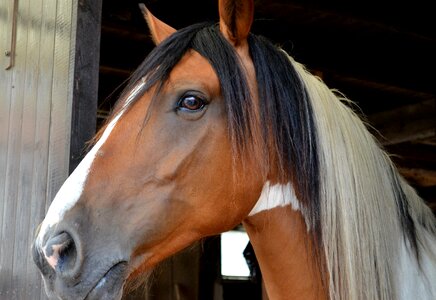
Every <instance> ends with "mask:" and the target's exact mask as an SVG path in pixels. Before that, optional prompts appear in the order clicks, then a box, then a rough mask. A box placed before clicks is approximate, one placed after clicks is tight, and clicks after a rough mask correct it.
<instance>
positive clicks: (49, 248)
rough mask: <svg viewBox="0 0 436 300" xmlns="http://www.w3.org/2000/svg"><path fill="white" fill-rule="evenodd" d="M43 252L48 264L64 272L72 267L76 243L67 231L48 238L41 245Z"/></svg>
mask: <svg viewBox="0 0 436 300" xmlns="http://www.w3.org/2000/svg"><path fill="white" fill-rule="evenodd" d="M43 252H44V256H45V259H46V260H47V262H48V264H49V265H50V266H51V267H52V268H53V269H54V270H56V271H59V272H66V271H68V270H71V269H73V268H74V266H75V264H76V259H77V250H76V245H75V243H74V240H73V238H72V237H71V235H70V234H68V233H67V232H62V233H60V234H58V235H57V236H55V237H53V238H51V239H49V240H48V241H47V243H46V244H45V246H44V247H43Z"/></svg>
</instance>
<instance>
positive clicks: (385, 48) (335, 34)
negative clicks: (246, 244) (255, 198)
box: [97, 0, 436, 299]
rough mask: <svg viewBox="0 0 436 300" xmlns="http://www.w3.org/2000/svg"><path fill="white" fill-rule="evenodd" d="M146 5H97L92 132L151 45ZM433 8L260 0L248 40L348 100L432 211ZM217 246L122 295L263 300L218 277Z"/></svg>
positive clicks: (186, 14) (186, 4)
mask: <svg viewBox="0 0 436 300" xmlns="http://www.w3.org/2000/svg"><path fill="white" fill-rule="evenodd" d="M144 1H145V0H144ZM144 1H137V0H126V1H115V0H103V9H102V22H101V44H100V45H101V47H100V65H99V85H98V87H99V88H98V110H97V124H98V126H100V125H101V124H102V123H103V122H104V120H105V118H107V116H108V115H109V113H110V111H111V109H112V108H113V107H114V103H115V101H116V99H117V96H118V95H119V93H120V92H121V91H122V88H123V86H125V83H126V82H127V81H128V79H129V76H130V74H131V73H132V72H133V71H134V70H135V68H136V67H137V66H138V65H139V64H140V63H141V62H142V61H143V59H144V58H145V57H146V55H147V54H148V53H149V52H150V51H151V49H153V47H154V45H153V42H152V40H151V38H150V34H149V32H148V28H147V26H146V23H145V21H144V20H143V17H142V15H141V13H140V10H139V9H138V2H144ZM145 4H146V5H147V7H148V8H149V9H150V10H151V11H152V12H153V14H154V15H155V16H157V17H158V18H160V19H161V20H163V21H165V22H166V23H168V24H170V25H171V26H173V27H174V28H177V29H178V28H183V27H185V26H187V25H190V24H193V23H196V22H204V21H209V22H217V20H218V13H217V1H215V0H207V1H205V0H201V1H200V0H190V1H176V0H150V1H145ZM430 5H431V2H425V1H418V2H417V1H415V2H413V3H410V2H395V4H391V3H386V2H380V1H374V0H370V1H362V0H359V1H353V2H350V1H320V0H305V1H298V0H293V1H285V0H268V1H267V0H259V1H255V19H254V24H253V29H252V32H253V33H255V34H259V35H263V36H265V37H267V38H269V39H270V40H272V41H273V42H274V43H275V44H277V45H280V46H281V47H283V48H284V49H285V50H286V51H287V52H288V53H289V54H291V56H293V57H294V58H295V60H297V61H298V62H301V63H303V64H305V65H306V66H307V67H308V69H309V70H311V71H312V72H313V73H314V74H316V75H318V76H319V77H321V78H322V79H323V80H324V81H325V82H326V83H327V85H328V86H329V87H330V88H334V89H337V90H339V91H341V92H342V93H343V94H344V95H346V96H347V97H348V98H349V99H351V100H353V101H354V102H355V103H356V104H357V106H353V108H354V109H355V110H356V111H357V112H358V113H359V114H360V115H361V116H362V117H363V118H364V119H365V120H366V121H367V123H368V128H369V129H370V130H371V132H372V133H373V134H374V135H375V136H376V138H377V139H378V140H379V141H380V143H381V144H382V145H383V147H384V148H385V149H386V150H387V152H388V153H390V154H391V156H392V158H393V160H394V162H395V164H396V165H397V167H398V168H399V170H400V173H401V174H402V175H403V176H404V177H405V178H406V179H407V180H408V181H409V182H410V183H411V184H412V186H413V187H414V188H415V189H416V190H417V192H418V193H419V194H420V195H421V197H422V198H424V199H425V200H426V201H427V202H428V203H429V205H430V206H431V207H432V209H433V210H434V211H436V134H435V127H436V113H435V112H436V110H435V97H436V85H435V82H436V81H435V79H436V77H435V75H434V70H435V69H436V60H435V58H434V54H435V53H436V31H435V30H434V28H436V24H435V23H436V19H435V18H434V16H433V10H432V9H431V7H430ZM219 245H220V239H219V237H215V238H210V239H208V240H206V241H203V242H202V244H201V245H197V246H195V247H194V248H193V249H191V250H190V251H188V252H187V253H183V254H181V255H179V256H178V257H176V258H172V259H170V260H169V262H167V264H166V266H165V267H163V268H162V271H161V272H160V275H157V277H156V280H155V283H154V284H153V285H152V292H151V293H150V294H149V295H148V296H143V294H142V292H141V291H139V292H138V291H137V292H134V293H132V294H130V295H128V296H126V297H127V298H129V299H144V298H143V297H148V298H147V299H219V297H223V299H242V298H241V295H249V293H251V294H252V296H250V299H261V288H260V283H259V282H256V281H250V280H249V279H247V278H245V279H243V280H238V279H235V278H227V279H226V278H223V277H222V276H221V274H220V269H219V264H220V255H219V253H220V246H219ZM193 261H194V262H195V263H193ZM190 272H192V273H191V274H189V273H190ZM183 280H185V281H183ZM217 289H219V290H220V291H221V292H220V293H221V294H220V295H221V296H220V295H218V296H217ZM230 291H231V292H230ZM251 294H250V295H251ZM153 295H154V296H153ZM232 295H233V296H232ZM217 297H218V298H217ZM232 297H233V298H232ZM256 297H257V298H256Z"/></svg>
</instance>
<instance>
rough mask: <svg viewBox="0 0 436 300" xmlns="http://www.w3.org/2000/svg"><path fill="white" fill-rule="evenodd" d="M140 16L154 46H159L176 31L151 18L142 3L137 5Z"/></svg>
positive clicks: (150, 14) (151, 15)
mask: <svg viewBox="0 0 436 300" xmlns="http://www.w3.org/2000/svg"><path fill="white" fill-rule="evenodd" d="M139 8H140V9H141V12H142V15H143V16H144V19H145V21H146V22H147V25H148V28H149V29H150V33H151V37H152V39H153V42H154V43H155V44H156V45H159V44H160V43H161V42H162V41H163V40H164V39H166V38H167V37H169V36H170V35H171V34H173V33H174V32H176V30H175V29H174V28H173V27H171V26H169V25H167V24H165V23H164V22H162V21H161V20H159V19H158V18H156V17H155V16H153V14H152V13H151V12H150V11H149V10H148V9H147V7H145V5H144V4H143V3H139Z"/></svg>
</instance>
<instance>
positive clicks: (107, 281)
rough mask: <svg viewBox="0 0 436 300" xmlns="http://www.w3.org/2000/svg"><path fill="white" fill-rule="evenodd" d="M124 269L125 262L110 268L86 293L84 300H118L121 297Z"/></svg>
mask: <svg viewBox="0 0 436 300" xmlns="http://www.w3.org/2000/svg"><path fill="white" fill-rule="evenodd" d="M126 268H127V263H126V262H119V263H117V264H115V265H114V266H112V267H111V268H110V269H109V270H108V271H107V272H106V273H105V274H104V275H103V277H101V278H100V280H99V281H98V282H97V283H96V285H95V286H94V287H93V288H92V290H91V291H90V292H89V293H88V295H87V296H86V297H85V300H97V299H98V300H120V299H121V297H122V295H123V286H124V282H125V272H126Z"/></svg>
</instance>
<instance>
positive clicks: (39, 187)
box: [0, 0, 77, 300]
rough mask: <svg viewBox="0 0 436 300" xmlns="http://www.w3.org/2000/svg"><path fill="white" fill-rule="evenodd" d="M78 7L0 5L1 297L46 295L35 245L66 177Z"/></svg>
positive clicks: (22, 0)
mask: <svg viewBox="0 0 436 300" xmlns="http://www.w3.org/2000/svg"><path fill="white" fill-rule="evenodd" d="M14 6H15V9H14ZM76 12H77V0H19V1H18V0H8V1H1V2H0V299H20V300H22V299H45V293H44V291H43V290H44V289H43V288H42V286H41V277H40V275H39V272H38V270H37V269H36V267H35V265H34V264H33V261H32V258H31V253H30V249H31V243H32V241H33V239H34V233H35V229H36V227H37V225H38V224H39V223H40V222H41V221H42V219H43V217H44V215H45V211H46V209H47V208H48V205H49V203H50V201H51V200H52V199H53V197H54V195H55V193H56V192H57V190H58V189H59V187H60V185H61V184H62V182H63V181H64V180H65V178H66V177H67V175H68V165H69V147H70V126H71V105H72V78H73V76H72V75H73V65H74V51H73V50H74V47H75V43H74V40H75V29H76V28H75V24H76ZM14 27H15V29H14ZM13 39H15V41H16V45H15V47H13V45H12V46H11V43H12V42H13ZM12 44H13V43H12ZM6 50H7V51H10V52H9V53H7V54H8V55H5V51H6ZM11 58H13V60H14V64H13V65H12V66H10V67H9V68H8V69H7V70H6V68H7V67H8V66H9V64H10V59H11Z"/></svg>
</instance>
